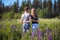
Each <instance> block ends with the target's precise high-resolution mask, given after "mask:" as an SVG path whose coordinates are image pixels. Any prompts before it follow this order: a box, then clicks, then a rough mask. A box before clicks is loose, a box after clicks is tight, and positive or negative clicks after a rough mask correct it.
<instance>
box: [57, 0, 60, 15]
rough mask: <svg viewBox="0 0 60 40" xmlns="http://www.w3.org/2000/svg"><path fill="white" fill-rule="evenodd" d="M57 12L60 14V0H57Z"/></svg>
mask: <svg viewBox="0 0 60 40" xmlns="http://www.w3.org/2000/svg"><path fill="white" fill-rule="evenodd" d="M57 13H58V15H59V14H60V0H57Z"/></svg>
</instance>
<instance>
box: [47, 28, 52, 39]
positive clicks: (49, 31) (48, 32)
mask: <svg viewBox="0 0 60 40" xmlns="http://www.w3.org/2000/svg"><path fill="white" fill-rule="evenodd" d="M46 33H47V36H48V40H52V33H51V30H50V29H49V28H46Z"/></svg>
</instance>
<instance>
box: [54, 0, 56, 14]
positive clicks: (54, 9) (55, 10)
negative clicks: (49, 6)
mask: <svg viewBox="0 0 60 40" xmlns="http://www.w3.org/2000/svg"><path fill="white" fill-rule="evenodd" d="M56 3H57V2H56V0H54V14H55V15H57V4H56Z"/></svg>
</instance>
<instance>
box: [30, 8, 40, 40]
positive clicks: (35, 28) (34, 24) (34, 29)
mask: <svg viewBox="0 0 60 40" xmlns="http://www.w3.org/2000/svg"><path fill="white" fill-rule="evenodd" d="M31 21H32V39H33V38H34V35H35V34H37V36H38V40H40V31H39V29H38V28H39V27H38V15H37V13H36V10H35V8H32V9H31Z"/></svg>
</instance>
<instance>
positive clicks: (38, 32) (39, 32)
mask: <svg viewBox="0 0 60 40" xmlns="http://www.w3.org/2000/svg"><path fill="white" fill-rule="evenodd" d="M37 36H38V40H41V37H42V31H41V30H37Z"/></svg>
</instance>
